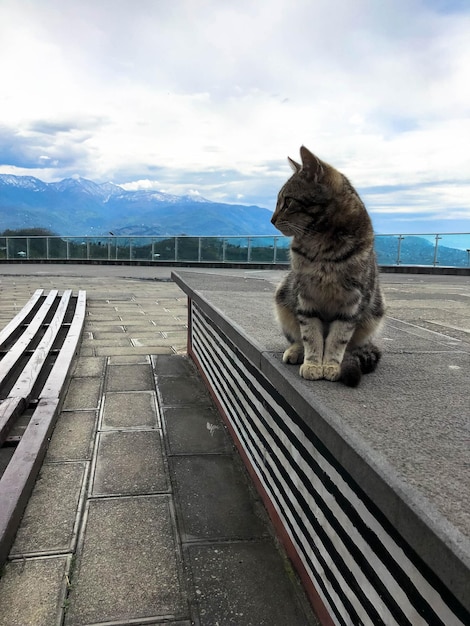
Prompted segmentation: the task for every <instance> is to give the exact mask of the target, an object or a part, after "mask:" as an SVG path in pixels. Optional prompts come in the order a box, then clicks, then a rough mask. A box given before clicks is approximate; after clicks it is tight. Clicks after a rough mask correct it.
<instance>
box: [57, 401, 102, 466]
mask: <svg viewBox="0 0 470 626" xmlns="http://www.w3.org/2000/svg"><path fill="white" fill-rule="evenodd" d="M95 423H96V411H62V412H61V413H60V415H59V419H58V420H57V423H56V425H55V428H54V433H53V435H52V438H51V442H50V444H49V448H48V450H47V456H46V460H47V461H75V460H80V459H91V451H92V437H93V431H94V429H95Z"/></svg>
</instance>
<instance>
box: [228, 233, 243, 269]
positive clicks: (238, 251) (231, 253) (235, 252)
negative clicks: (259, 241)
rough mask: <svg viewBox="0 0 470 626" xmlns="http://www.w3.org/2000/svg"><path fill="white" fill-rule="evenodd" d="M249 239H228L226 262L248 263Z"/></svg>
mask: <svg viewBox="0 0 470 626" xmlns="http://www.w3.org/2000/svg"><path fill="white" fill-rule="evenodd" d="M248 240H249V238H248V237H233V238H232V237H227V238H226V240H225V261H227V262H229V263H246V262H247V260H248V254H249V246H248Z"/></svg>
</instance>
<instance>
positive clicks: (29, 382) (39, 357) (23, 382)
mask: <svg viewBox="0 0 470 626" xmlns="http://www.w3.org/2000/svg"><path fill="white" fill-rule="evenodd" d="M71 295H72V290H67V291H64V293H63V295H62V298H61V300H60V303H59V306H58V307H57V311H56V312H55V315H54V317H53V318H52V320H51V323H50V324H49V326H48V328H47V330H46V332H45V333H44V336H43V338H42V339H41V342H40V343H39V345H38V347H37V348H36V350H35V351H34V353H33V355H32V356H31V358H30V359H29V361H28V363H27V365H26V366H25V368H24V369H23V371H22V372H21V374H20V375H19V376H18V379H17V383H16V385H14V386H13V387H12V389H11V391H10V394H9V395H10V396H20V397H22V398H25V399H26V400H27V401H28V400H29V396H30V395H31V392H32V390H33V387H34V385H35V383H36V381H37V379H38V376H39V374H40V372H41V370H42V368H43V367H44V364H45V362H46V357H47V356H48V354H49V351H50V349H51V347H52V345H53V343H54V339H55V338H56V337H57V333H58V332H59V330H60V328H61V325H62V322H63V321H64V317H65V314H66V312H67V307H68V304H69V301H70V296H71ZM61 351H62V349H61Z"/></svg>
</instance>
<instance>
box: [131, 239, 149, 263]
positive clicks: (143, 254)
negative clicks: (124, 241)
mask: <svg viewBox="0 0 470 626" xmlns="http://www.w3.org/2000/svg"><path fill="white" fill-rule="evenodd" d="M152 243H153V240H152V238H151V237H133V238H132V240H131V251H132V259H133V260H134V261H151V260H152V254H153V252H152V249H153V246H152Z"/></svg>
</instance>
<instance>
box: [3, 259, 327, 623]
mask: <svg viewBox="0 0 470 626" xmlns="http://www.w3.org/2000/svg"><path fill="white" fill-rule="evenodd" d="M10 271H11V270H10ZM26 272H27V270H24V269H23V270H22V274H23V275H20V272H18V275H14V274H9V275H5V274H4V275H2V272H1V271H0V327H2V326H3V325H5V324H6V323H7V322H8V321H9V320H10V319H11V318H12V317H13V316H14V315H15V314H16V312H18V311H19V310H20V309H21V308H22V307H23V305H24V304H25V302H26V301H27V300H28V298H29V297H30V295H31V294H32V293H33V291H34V290H35V289H37V288H39V287H41V288H44V289H51V288H57V289H59V290H62V289H65V288H73V289H74V292H76V290H78V289H86V291H87V301H88V306H87V312H88V314H87V318H86V324H85V329H84V336H83V341H82V344H81V350H80V354H79V358H78V359H77V361H76V366H75V369H74V371H73V375H72V378H71V380H70V385H69V387H68V391H67V393H66V396H65V400H64V404H63V407H62V412H61V414H60V417H59V420H58V423H57V426H56V429H55V431H54V434H53V437H52V439H51V442H50V446H49V449H48V453H47V456H46V459H45V463H44V465H43V467H42V470H41V472H40V475H39V478H38V481H37V484H36V486H35V489H34V491H33V495H32V497H31V500H30V502H29V504H28V507H27V509H26V512H25V515H24V518H23V521H22V524H21V526H20V529H19V531H18V534H17V537H16V541H15V543H14V546H13V548H12V551H11V554H10V560H9V562H8V563H7V564H6V566H5V568H4V571H3V573H2V574H3V575H2V578H1V579H0V626H98V625H105V624H106V625H107V626H111V625H115V626H117V625H123V624H153V625H154V626H157V625H158V624H172V625H173V626H189V625H190V624H197V625H201V626H216V625H220V626H226V625H232V624H233V625H234V626H245V625H246V626H262V625H264V624H265V625H269V626H276V625H279V626H281V625H282V626H287V625H289V626H306V625H308V624H315V623H316V620H315V618H314V616H313V615H312V613H311V611H310V608H309V606H308V603H307V602H306V599H305V597H304V595H303V591H302V590H301V588H300V587H299V585H298V583H297V580H296V579H295V576H294V575H293V574H292V571H291V569H290V567H289V564H288V562H287V561H286V560H285V557H284V556H283V554H282V552H281V551H280V550H279V549H278V546H277V545H276V543H275V541H274V540H273V537H272V534H271V529H270V525H269V522H268V520H267V517H266V514H265V511H264V509H263V507H262V505H261V504H260V502H259V500H258V498H257V496H256V494H255V493H254V491H253V489H252V487H251V484H250V482H249V479H248V478H247V475H246V473H245V471H244V469H243V467H242V464H241V461H240V460H239V458H238V456H237V454H236V453H235V451H234V449H233V447H232V444H231V441H230V439H229V437H228V435H227V432H226V430H225V428H224V425H223V423H222V422H221V420H220V417H219V415H218V413H217V411H216V410H215V408H214V406H213V404H212V401H211V399H210V397H209V396H208V394H207V392H206V390H205V387H204V386H203V384H202V382H201V380H200V378H199V376H198V374H197V372H196V371H195V369H194V367H193V365H192V363H191V362H190V361H189V360H188V359H187V358H186V357H185V356H184V355H185V347H186V314H187V312H186V298H185V296H184V294H183V293H182V292H181V291H180V290H179V289H178V288H177V287H176V285H174V284H173V283H170V282H158V281H153V280H152V281H150V280H139V279H138V278H136V277H134V278H124V277H122V276H116V275H115V276H109V275H104V274H105V273H106V271H104V272H103V273H102V274H100V269H99V268H98V269H97V270H95V272H94V273H92V274H91V275H90V274H89V273H87V275H86V276H80V275H62V276H61V275H52V273H51V270H50V269H49V270H45V271H43V272H41V274H34V275H33V274H31V275H27V274H26ZM75 272H76V273H77V274H79V272H80V268H76V269H75ZM87 272H89V269H88V270H87Z"/></svg>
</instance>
